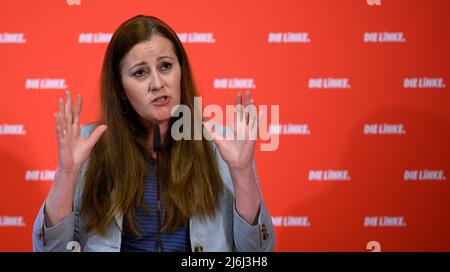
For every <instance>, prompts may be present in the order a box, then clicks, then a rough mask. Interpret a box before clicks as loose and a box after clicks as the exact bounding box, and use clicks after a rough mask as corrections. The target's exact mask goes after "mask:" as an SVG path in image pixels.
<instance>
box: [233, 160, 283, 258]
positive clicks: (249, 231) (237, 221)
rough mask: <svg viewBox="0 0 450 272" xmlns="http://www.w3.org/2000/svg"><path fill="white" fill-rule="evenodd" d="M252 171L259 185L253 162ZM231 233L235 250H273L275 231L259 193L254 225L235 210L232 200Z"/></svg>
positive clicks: (234, 203)
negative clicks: (258, 204) (259, 199)
mask: <svg viewBox="0 0 450 272" xmlns="http://www.w3.org/2000/svg"><path fill="white" fill-rule="evenodd" d="M253 172H254V173H255V178H256V182H257V183H258V188H259V190H260V193H261V189H260V186H259V180H258V175H257V172H256V167H255V164H254V162H253ZM233 213H234V214H233V235H234V244H235V247H236V249H237V251H245V252H250V251H258V252H261V251H266V252H267V251H273V250H274V248H275V231H274V229H273V225H272V218H271V216H270V213H269V210H268V209H267V207H266V204H265V202H264V199H263V197H262V193H261V204H260V207H259V215H258V222H257V224H256V225H255V226H251V225H249V224H248V223H247V222H246V221H245V220H244V219H242V217H241V216H239V214H238V212H237V211H236V202H235V201H234V202H233Z"/></svg>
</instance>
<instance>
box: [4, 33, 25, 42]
mask: <svg viewBox="0 0 450 272" xmlns="http://www.w3.org/2000/svg"><path fill="white" fill-rule="evenodd" d="M26 42H27V40H26V39H25V34H24V33H7V32H4V33H0V43H26Z"/></svg>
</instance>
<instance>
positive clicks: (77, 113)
mask: <svg viewBox="0 0 450 272" xmlns="http://www.w3.org/2000/svg"><path fill="white" fill-rule="evenodd" d="M81 106H82V100H81V95H80V94H77V101H76V103H75V110H74V113H73V123H74V124H75V125H78V126H79V125H80V112H81Z"/></svg>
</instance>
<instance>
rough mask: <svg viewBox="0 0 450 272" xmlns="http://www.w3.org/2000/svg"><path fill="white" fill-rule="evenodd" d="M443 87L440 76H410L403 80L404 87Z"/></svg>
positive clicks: (443, 83)
mask: <svg viewBox="0 0 450 272" xmlns="http://www.w3.org/2000/svg"><path fill="white" fill-rule="evenodd" d="M445 87H446V85H445V82H444V78H442V77H411V78H405V79H404V80H403V88H405V89H443V88H445Z"/></svg>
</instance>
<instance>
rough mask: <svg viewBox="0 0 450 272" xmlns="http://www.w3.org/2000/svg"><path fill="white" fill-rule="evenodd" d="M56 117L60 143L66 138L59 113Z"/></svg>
mask: <svg viewBox="0 0 450 272" xmlns="http://www.w3.org/2000/svg"><path fill="white" fill-rule="evenodd" d="M54 117H55V127H56V137H57V139H58V143H59V142H61V141H62V140H63V138H64V134H63V130H62V127H61V121H60V118H59V117H60V115H59V114H58V113H55V114H54Z"/></svg>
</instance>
